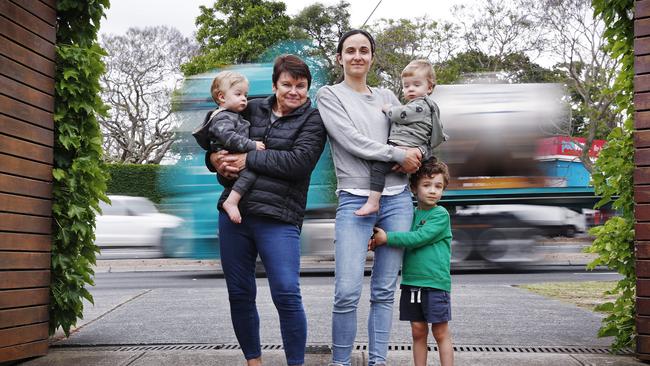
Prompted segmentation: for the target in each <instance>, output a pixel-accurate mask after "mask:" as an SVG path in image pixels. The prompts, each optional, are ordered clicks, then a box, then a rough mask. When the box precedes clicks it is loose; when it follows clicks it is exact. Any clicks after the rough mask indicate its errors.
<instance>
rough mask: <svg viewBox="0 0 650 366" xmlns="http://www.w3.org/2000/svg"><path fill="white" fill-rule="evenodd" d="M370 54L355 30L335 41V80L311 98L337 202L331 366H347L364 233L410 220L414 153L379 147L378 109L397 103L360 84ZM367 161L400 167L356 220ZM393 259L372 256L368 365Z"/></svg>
mask: <svg viewBox="0 0 650 366" xmlns="http://www.w3.org/2000/svg"><path fill="white" fill-rule="evenodd" d="M374 51H375V43H374V39H373V38H372V36H371V35H370V34H368V33H367V32H366V31H363V30H358V29H355V30H351V31H349V32H347V33H345V34H344V35H343V36H341V39H340V40H339V44H338V47H337V50H336V59H337V62H338V63H339V64H340V65H341V66H342V67H343V74H344V76H343V82H341V83H339V84H336V85H331V86H325V87H323V88H321V89H320V90H319V92H318V95H317V100H318V109H319V111H320V114H321V116H322V119H323V123H324V124H325V128H326V129H327V133H328V135H329V141H330V145H331V150H332V156H333V160H334V166H335V168H336V178H337V193H338V197H339V204H338V208H337V211H336V229H335V230H336V233H335V240H336V273H335V276H336V279H335V289H334V292H335V293H334V308H333V312H332V364H331V365H345V366H347V365H350V356H351V352H352V346H353V344H354V340H355V337H356V330H357V329H356V325H357V305H358V303H359V298H360V296H361V290H362V287H363V274H364V268H365V262H366V255H367V247H368V240H369V239H370V236H371V235H372V228H373V227H374V226H379V227H381V228H383V229H385V230H388V231H409V229H410V226H411V221H412V218H413V204H412V200H411V195H410V193H409V192H408V190H407V187H406V186H407V178H406V175H405V174H404V173H412V172H415V171H416V170H417V169H418V168H419V166H420V158H421V153H420V150H419V149H417V148H408V149H402V148H399V147H395V146H391V145H388V144H387V143H386V141H387V139H388V133H389V129H390V122H389V120H388V118H387V117H386V116H385V115H384V114H383V112H382V106H383V105H385V104H394V105H399V101H398V100H397V98H396V97H395V95H394V94H393V93H392V92H391V91H390V90H386V89H378V88H373V87H370V86H368V85H367V84H366V78H367V76H368V72H369V70H370V66H371V65H372V61H373V56H374ZM372 160H375V161H377V160H378V161H392V162H395V163H396V164H399V165H400V166H401V168H400V169H399V170H398V171H393V172H392V173H390V174H388V175H387V177H386V186H385V188H384V191H383V192H382V198H381V201H380V210H379V212H377V213H375V214H371V215H367V216H358V215H355V214H354V211H356V210H358V209H359V208H360V207H361V206H362V205H363V204H364V203H365V202H366V199H367V197H368V194H369V193H370V185H369V184H370V166H371V165H370V161H372ZM401 261H402V251H401V250H400V249H396V248H390V247H381V248H378V249H377V250H376V251H375V258H374V262H373V267H372V276H371V280H370V313H369V315H368V340H369V349H368V354H369V361H368V364H369V365H383V364H385V363H386V356H387V353H388V343H389V341H390V329H391V320H392V313H393V298H394V293H395V288H396V285H397V274H398V271H399V268H400V265H401Z"/></svg>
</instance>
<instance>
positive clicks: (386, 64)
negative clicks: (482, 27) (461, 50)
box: [369, 17, 458, 95]
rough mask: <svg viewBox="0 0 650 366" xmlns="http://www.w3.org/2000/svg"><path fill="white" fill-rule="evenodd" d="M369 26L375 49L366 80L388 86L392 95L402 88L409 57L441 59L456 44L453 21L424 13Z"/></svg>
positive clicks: (412, 58) (450, 51) (443, 59)
mask: <svg viewBox="0 0 650 366" xmlns="http://www.w3.org/2000/svg"><path fill="white" fill-rule="evenodd" d="M370 29H371V32H372V33H373V34H374V35H375V41H376V53H375V60H374V65H373V70H374V72H371V74H370V75H369V83H371V84H378V85H381V86H383V87H386V88H389V89H391V90H393V92H394V93H395V94H396V95H399V94H400V92H401V90H402V84H401V76H400V75H401V73H402V70H403V69H404V67H405V66H406V65H407V64H408V63H409V62H410V61H412V60H414V59H417V58H424V59H428V60H429V61H431V62H432V63H436V62H443V61H446V60H447V59H449V58H450V57H451V55H452V54H453V53H454V51H455V50H456V48H457V47H458V46H457V41H458V39H457V37H456V35H455V34H456V31H457V28H456V27H455V26H454V25H452V24H450V23H441V22H436V21H432V20H431V19H429V18H427V17H420V18H415V19H414V20H410V19H398V20H393V19H380V20H379V21H377V22H376V23H374V24H373V25H372V26H371V27H370Z"/></svg>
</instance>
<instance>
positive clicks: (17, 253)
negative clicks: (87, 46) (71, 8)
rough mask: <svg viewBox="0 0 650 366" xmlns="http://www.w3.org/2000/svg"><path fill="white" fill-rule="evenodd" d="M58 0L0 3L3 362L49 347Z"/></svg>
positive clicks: (0, 347)
mask: <svg viewBox="0 0 650 366" xmlns="http://www.w3.org/2000/svg"><path fill="white" fill-rule="evenodd" d="M55 9H56V0H40V1H39V0H0V363H5V362H10V361H15V360H20V359H24V358H29V357H34V356H39V355H44V354H46V353H47V349H48V328H49V327H48V321H49V315H48V309H49V285H50V267H51V259H50V256H51V254H50V251H51V247H52V236H51V234H52V162H53V146H54V131H53V129H54V117H53V112H54V76H55V55H56V49H55V43H56V10H55Z"/></svg>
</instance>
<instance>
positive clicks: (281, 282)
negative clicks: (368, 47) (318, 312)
mask: <svg viewBox="0 0 650 366" xmlns="http://www.w3.org/2000/svg"><path fill="white" fill-rule="evenodd" d="M272 80H273V91H274V95H272V96H270V97H268V98H266V99H254V100H251V101H250V102H249V104H248V107H247V108H246V110H245V111H244V112H242V114H243V116H244V118H246V119H247V120H248V121H250V123H251V126H250V136H249V137H250V138H251V139H252V140H258V141H262V142H264V145H265V146H266V149H265V150H255V151H250V152H248V153H245V154H226V153H225V152H218V153H213V154H211V155H209V157H208V158H209V159H208V161H207V165H208V168H210V170H212V171H215V170H216V171H218V172H219V176H218V178H219V181H220V182H221V184H222V185H223V186H224V187H225V190H224V192H223V194H222V195H221V198H220V199H219V246H220V250H221V264H222V267H223V272H224V276H225V278H226V284H227V286H228V296H229V300H230V314H231V318H232V323H233V327H234V329H235V334H236V336H237V340H238V341H239V344H240V346H241V348H242V351H243V352H244V356H245V357H246V360H247V362H248V365H261V346H260V337H259V317H258V314H257V308H256V306H255V296H256V286H255V261H256V258H257V255H258V254H259V256H260V258H261V260H262V263H263V264H264V268H265V270H266V274H267V277H268V280H269V285H270V288H271V296H272V298H273V303H274V304H275V306H276V308H277V310H278V314H279V316H280V331H281V333H282V340H283V343H284V350H285V355H286V357H287V364H288V365H301V364H303V363H304V355H305V344H306V340H307V320H306V317H305V311H304V309H303V305H302V297H301V295H300V227H301V226H302V220H303V216H304V213H305V205H306V202H307V189H308V188H309V180H310V177H311V172H312V170H313V169H314V167H315V166H316V162H317V161H318V158H319V157H320V154H321V153H322V151H323V148H324V147H325V139H326V132H325V127H324V126H323V122H322V120H321V118H320V114H319V113H318V111H317V110H315V109H314V108H312V107H311V102H310V100H309V98H308V97H307V92H308V90H309V87H310V86H311V73H310V72H309V68H308V67H307V65H306V64H305V63H304V62H303V61H302V60H301V59H300V58H298V57H297V56H294V55H283V56H280V57H278V58H277V59H276V61H275V65H274V67H273V77H272ZM244 167H245V168H246V169H250V170H251V171H253V172H255V173H257V176H258V177H257V179H256V180H255V183H254V184H253V185H252V187H251V188H250V189H249V190H248V192H247V193H246V194H244V196H243V197H242V199H241V201H240V203H239V210H240V212H241V215H242V222H241V224H235V223H233V222H232V221H230V219H229V218H228V215H227V214H226V213H225V212H224V211H223V209H222V207H221V205H222V203H223V201H225V199H226V197H228V194H229V193H230V187H231V186H232V183H233V180H231V179H229V178H234V177H236V173H237V172H238V171H239V170H241V169H243V168H244Z"/></svg>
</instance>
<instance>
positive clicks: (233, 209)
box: [222, 199, 241, 224]
mask: <svg viewBox="0 0 650 366" xmlns="http://www.w3.org/2000/svg"><path fill="white" fill-rule="evenodd" d="M222 207H223V209H224V211H226V213H227V214H228V217H230V221H232V222H234V223H235V224H241V214H240V213H239V207H237V205H236V204H234V203H232V202H228V200H227V199H226V200H225V201H224V202H223V205H222Z"/></svg>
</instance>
